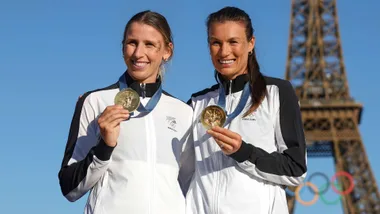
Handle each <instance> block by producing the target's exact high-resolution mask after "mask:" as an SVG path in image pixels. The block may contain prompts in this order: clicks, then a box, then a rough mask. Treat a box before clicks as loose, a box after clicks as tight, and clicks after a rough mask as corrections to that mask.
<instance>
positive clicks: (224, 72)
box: [217, 68, 236, 77]
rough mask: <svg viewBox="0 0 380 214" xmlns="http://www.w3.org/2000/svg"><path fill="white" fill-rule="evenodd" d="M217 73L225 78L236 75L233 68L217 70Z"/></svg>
mask: <svg viewBox="0 0 380 214" xmlns="http://www.w3.org/2000/svg"><path fill="white" fill-rule="evenodd" d="M217 71H218V73H219V74H221V75H222V76H225V77H232V76H234V74H235V73H236V72H235V70H234V69H233V68H218V69H217Z"/></svg>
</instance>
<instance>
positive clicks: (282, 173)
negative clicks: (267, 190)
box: [230, 81, 307, 186]
mask: <svg viewBox="0 0 380 214" xmlns="http://www.w3.org/2000/svg"><path fill="white" fill-rule="evenodd" d="M278 88H279V101H280V102H279V103H280V106H279V108H278V111H277V114H276V122H275V126H274V127H275V130H274V131H275V140H276V146H277V151H276V152H272V153H268V152H266V151H265V150H263V149H261V148H258V147H255V146H254V145H252V144H249V143H247V142H244V141H243V143H242V145H241V147H240V149H239V150H238V151H237V152H236V153H234V154H231V155H230V157H232V158H234V159H235V160H236V161H237V162H238V165H239V166H240V167H241V168H242V169H243V170H245V171H246V172H247V173H249V174H251V175H253V176H256V177H259V178H261V179H264V180H267V181H270V182H273V183H277V184H281V185H287V186H297V185H299V184H300V183H301V182H302V181H303V180H304V178H305V177H306V171H307V167H306V162H307V154H306V142H305V137H304V131H303V123H302V119H301V112H300V107H299V103H298V98H297V96H296V94H295V93H294V89H293V87H292V85H291V84H290V83H289V82H288V81H284V82H281V84H279V85H278Z"/></svg>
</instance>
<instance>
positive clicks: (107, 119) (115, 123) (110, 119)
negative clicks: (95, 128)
mask: <svg viewBox="0 0 380 214" xmlns="http://www.w3.org/2000/svg"><path fill="white" fill-rule="evenodd" d="M128 118H129V111H128V110H125V109H124V108H123V107H122V106H121V105H113V106H108V107H107V108H106V109H105V110H104V111H103V113H102V114H101V115H100V117H99V119H98V125H99V128H100V133H101V135H102V138H103V140H104V142H105V143H106V144H107V145H108V146H111V147H115V146H116V144H117V139H118V137H119V133H120V123H121V122H122V121H124V120H127V119H128Z"/></svg>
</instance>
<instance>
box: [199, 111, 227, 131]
mask: <svg viewBox="0 0 380 214" xmlns="http://www.w3.org/2000/svg"><path fill="white" fill-rule="evenodd" d="M201 122H202V125H203V126H204V127H205V128H206V129H210V128H212V127H214V126H219V127H222V126H223V125H224V123H225V122H226V113H225V112H224V110H223V109H222V108H221V107H219V106H217V105H211V106H207V107H206V108H205V109H203V111H202V114H201Z"/></svg>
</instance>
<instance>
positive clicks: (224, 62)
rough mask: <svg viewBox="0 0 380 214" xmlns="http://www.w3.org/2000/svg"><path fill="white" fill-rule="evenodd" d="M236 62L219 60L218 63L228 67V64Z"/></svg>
mask: <svg viewBox="0 0 380 214" xmlns="http://www.w3.org/2000/svg"><path fill="white" fill-rule="evenodd" d="M235 61H236V59H225V60H221V59H219V60H218V62H219V63H220V64H222V65H229V64H232V63H234V62H235Z"/></svg>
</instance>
